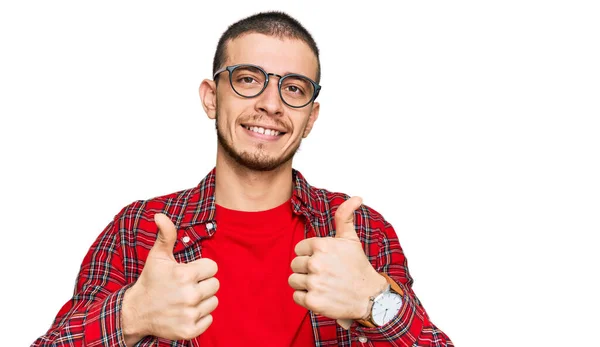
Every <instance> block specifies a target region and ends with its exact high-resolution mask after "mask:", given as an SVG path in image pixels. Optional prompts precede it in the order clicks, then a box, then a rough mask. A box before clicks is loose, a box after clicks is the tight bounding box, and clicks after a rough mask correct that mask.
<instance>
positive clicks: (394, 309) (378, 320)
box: [371, 292, 402, 326]
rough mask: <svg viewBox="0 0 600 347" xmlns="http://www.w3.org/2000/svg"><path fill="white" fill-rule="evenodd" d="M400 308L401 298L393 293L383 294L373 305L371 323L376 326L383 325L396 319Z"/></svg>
mask: <svg viewBox="0 0 600 347" xmlns="http://www.w3.org/2000/svg"><path fill="white" fill-rule="evenodd" d="M400 307H402V297H401V296H400V295H398V294H397V293H394V292H385V293H383V294H382V295H381V296H380V297H379V298H377V300H376V301H375V302H374V303H373V310H372V316H371V318H372V319H373V322H375V324H377V325H378V326H382V325H385V324H386V323H387V322H389V321H391V320H392V319H394V317H396V315H397V314H398V312H400Z"/></svg>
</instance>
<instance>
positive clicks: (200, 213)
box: [178, 168, 322, 228]
mask: <svg viewBox="0 0 600 347" xmlns="http://www.w3.org/2000/svg"><path fill="white" fill-rule="evenodd" d="M215 171H216V169H215V168H213V169H212V170H211V171H210V172H209V173H208V175H206V177H204V179H202V181H200V183H199V184H198V186H197V187H195V188H194V189H191V190H189V191H188V193H187V196H186V197H184V202H183V206H182V207H183V208H182V214H183V215H181V216H179V217H180V218H178V220H180V221H181V222H180V223H179V227H180V228H187V227H190V226H194V225H197V224H205V223H214V222H215V220H214V219H215V177H216V175H215ZM292 180H293V184H294V188H293V190H292V205H293V209H294V213H296V214H302V215H304V216H306V217H309V218H311V217H313V216H315V215H321V214H322V212H321V211H320V210H319V208H318V206H320V205H321V204H318V197H317V196H316V194H315V192H314V190H313V189H311V188H312V187H311V186H310V184H308V182H307V181H306V179H305V178H304V176H303V175H302V174H301V173H300V172H299V171H297V170H295V169H292Z"/></svg>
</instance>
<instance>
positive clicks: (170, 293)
mask: <svg viewBox="0 0 600 347" xmlns="http://www.w3.org/2000/svg"><path fill="white" fill-rule="evenodd" d="M154 222H155V223H156V225H157V226H158V236H157V238H156V242H155V243H154V246H153V247H152V249H151V250H150V253H149V254H148V258H147V259H146V264H145V266H144V269H143V270H142V273H141V274H140V277H139V278H138V280H137V282H136V283H135V284H134V285H133V286H131V288H129V289H128V290H127V291H126V292H125V295H124V297H123V309H122V328H123V334H124V337H125V342H126V344H127V346H133V345H134V344H136V343H137V342H138V341H139V340H141V339H142V338H143V337H144V336H147V335H152V336H157V337H162V338H166V339H169V340H190V339H193V338H195V337H196V336H198V335H200V334H202V333H203V332H204V331H205V330H206V329H207V328H208V327H209V326H210V324H211V323H212V316H211V314H210V313H211V312H212V311H213V310H214V309H215V308H216V307H217V304H218V300H217V297H216V296H215V293H216V292H217V290H218V289H219V280H217V279H216V278H215V277H213V276H214V275H215V274H216V273H217V264H216V263H215V262H214V261H212V260H210V259H198V260H196V261H193V262H190V263H187V264H180V263H177V261H175V257H174V256H173V247H174V245H175V241H176V239H177V230H176V228H175V225H174V224H173V222H172V221H171V220H170V219H169V218H168V217H167V216H166V215H164V214H162V213H157V214H156V215H154Z"/></svg>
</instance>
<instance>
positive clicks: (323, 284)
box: [288, 197, 386, 329]
mask: <svg viewBox="0 0 600 347" xmlns="http://www.w3.org/2000/svg"><path fill="white" fill-rule="evenodd" d="M361 204H362V199H361V198H359V197H352V198H350V199H348V200H347V201H345V202H344V203H342V204H341V205H340V206H339V207H338V209H337V211H336V213H335V226H336V235H335V237H322V238H319V237H314V238H309V239H305V240H302V241H300V242H298V244H297V245H296V248H295V252H296V255H297V256H296V257H295V258H294V259H293V260H292V264H291V267H292V271H293V272H294V273H292V275H290V277H289V279H288V283H289V285H290V286H291V287H292V288H294V289H295V292H294V301H295V302H296V303H297V304H298V305H301V306H303V307H305V308H307V309H309V310H311V311H313V312H315V313H318V314H321V315H323V316H326V317H329V318H333V319H336V320H337V322H338V324H340V325H341V326H342V327H344V328H345V329H348V328H349V327H350V325H351V324H352V321H353V320H354V319H361V318H366V317H367V316H368V314H369V312H368V310H369V297H371V296H374V295H377V294H379V293H380V292H381V291H383V289H384V288H385V287H386V281H385V278H384V277H383V276H381V275H380V274H378V273H377V271H376V270H375V269H374V268H373V266H371V263H370V262H369V260H368V259H367V257H366V255H365V252H364V251H363V248H362V244H361V242H360V239H359V238H358V235H357V234H356V230H355V228H354V211H356V210H357V209H358V208H359V207H360V206H361Z"/></svg>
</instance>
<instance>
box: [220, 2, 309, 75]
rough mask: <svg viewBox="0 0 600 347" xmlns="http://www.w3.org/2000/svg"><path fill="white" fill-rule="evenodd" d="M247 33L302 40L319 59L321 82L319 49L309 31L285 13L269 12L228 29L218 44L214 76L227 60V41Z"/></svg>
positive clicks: (234, 24)
mask: <svg viewBox="0 0 600 347" xmlns="http://www.w3.org/2000/svg"><path fill="white" fill-rule="evenodd" d="M247 33H258V34H264V35H269V36H276V37H280V38H290V39H297V40H301V41H303V42H304V43H306V44H307V45H308V47H310V49H311V50H312V51H313V53H314V54H315V56H316V57H317V80H316V82H317V83H318V82H319V81H320V80H321V61H320V59H319V48H318V47H317V43H316V42H315V40H314V39H313V38H312V36H311V35H310V33H309V32H308V30H306V28H304V26H302V24H300V22H298V20H296V19H294V18H292V17H291V16H290V15H288V14H287V13H285V12H280V11H269V12H260V13H257V14H254V15H252V16H250V17H246V18H244V19H241V20H239V21H237V22H235V23H233V24H232V25H230V26H229V28H227V30H226V31H225V32H224V33H223V35H221V38H220V39H219V43H218V44H217V51H216V52H215V57H214V59H213V75H214V74H215V72H217V70H218V69H219V68H221V65H223V64H224V63H225V60H226V52H225V51H226V48H227V47H226V44H227V41H229V40H233V39H235V38H238V37H240V36H242V35H244V34H247Z"/></svg>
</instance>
